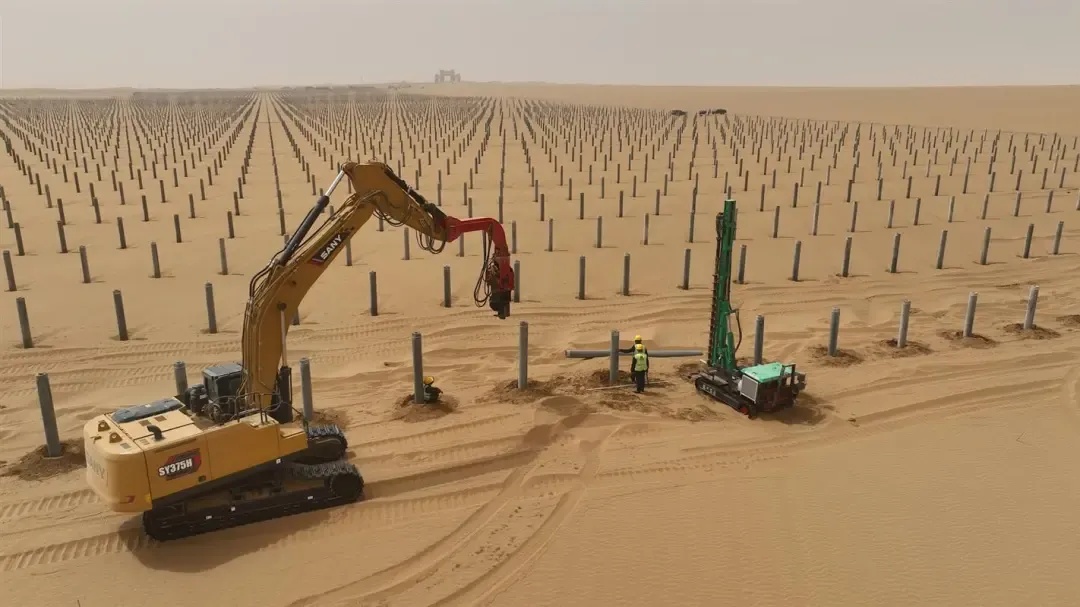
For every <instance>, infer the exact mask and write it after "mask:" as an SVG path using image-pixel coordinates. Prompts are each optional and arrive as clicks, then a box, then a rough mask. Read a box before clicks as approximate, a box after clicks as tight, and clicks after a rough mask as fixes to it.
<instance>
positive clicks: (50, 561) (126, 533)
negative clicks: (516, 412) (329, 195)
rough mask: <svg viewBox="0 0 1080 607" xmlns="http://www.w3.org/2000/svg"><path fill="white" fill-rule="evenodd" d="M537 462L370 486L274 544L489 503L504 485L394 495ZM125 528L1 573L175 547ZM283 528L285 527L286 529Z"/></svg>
mask: <svg viewBox="0 0 1080 607" xmlns="http://www.w3.org/2000/svg"><path fill="white" fill-rule="evenodd" d="M535 458H536V452H535V451H527V450H519V451H516V452H511V453H507V454H502V455H495V456H490V457H486V458H481V459H479V460H476V461H471V462H465V463H461V464H457V465H454V466H449V467H444V468H438V469H435V470H428V471H424V472H419V473H416V474H411V475H406V476H401V477H396V478H389V479H385V480H379V481H374V482H371V483H369V484H368V487H367V491H366V493H367V499H365V500H364V501H362V502H360V503H359V504H354V505H351V506H344V507H342V508H331V509H328V510H326V511H325V512H327V513H329V514H330V518H329V520H328V521H325V522H322V523H318V524H315V525H313V526H311V527H307V528H301V529H299V530H295V531H287V532H286V533H285V534H284V535H283V537H282V538H281V539H280V540H278V541H276V542H274V543H275V544H279V543H291V542H295V541H301V540H308V539H314V538H317V537H320V536H325V535H331V534H336V533H340V532H341V530H342V528H343V527H346V528H356V527H360V528H364V527H385V526H387V525H390V524H396V523H399V522H401V521H405V520H409V519H411V518H416V517H419V516H426V515H429V514H433V513H436V512H442V511H447V510H454V509H460V508H464V507H475V506H482V505H484V504H490V503H491V500H492V499H494V498H497V497H498V495H499V494H500V493H502V492H505V489H506V487H507V482H508V481H503V482H499V483H489V484H487V485H481V486H479V487H471V488H466V489H461V490H457V491H449V492H443V493H436V494H433V495H424V496H418V497H412V498H409V497H402V498H399V497H395V496H398V495H402V494H406V493H411V492H416V491H421V490H425V489H430V488H432V487H437V486H440V485H446V484H452V483H457V482H460V481H463V480H466V479H469V478H474V477H477V476H481V475H485V474H491V473H495V472H500V471H504V470H516V471H517V472H519V473H520V471H521V470H522V469H523V466H524V465H525V464H527V463H529V462H531V461H533V460H534V459H535ZM87 492H89V490H87V491H86V492H83V491H78V492H73V493H71V494H63V495H59V496H52V497H45V498H40V499H37V500H27V501H25V502H17V503H13V504H8V505H7V506H6V508H7V509H6V511H5V512H7V513H8V516H9V517H17V516H20V515H21V513H24V512H33V507H34V506H35V505H39V504H55V505H54V506H53V507H54V509H55V508H61V507H65V506H70V505H72V504H76V503H81V502H80V500H86V501H89V500H91V499H94V497H93V495H92V493H91V494H90V495H89V496H87V495H85V493H87ZM299 516H303V515H299ZM293 520H297V519H292V518H291V517H282V518H280V519H275V521H278V522H285V521H293ZM124 524H125V525H129V526H128V527H126V528H125V527H122V528H121V529H118V530H117V531H114V532H110V533H104V534H98V535H94V536H91V537H84V538H78V539H73V540H69V541H65V542H58V543H53V544H48V545H45V546H39V547H37V548H32V549H29V550H23V551H20V552H15V553H11V554H4V555H0V571H14V570H19V569H25V568H27V567H34V566H38V565H54V564H57V563H64V562H68V561H72V560H78V559H83V558H93V557H100V556H105V555H110V554H120V553H125V552H127V553H134V552H138V551H143V550H168V549H169V546H171V545H175V544H174V542H169V543H165V544H162V543H159V542H156V541H154V540H152V539H150V538H149V537H147V536H145V535H144V534H143V533H142V530H141V529H139V528H132V527H130V525H135V524H136V523H135V522H134V521H128V522H126V523H124ZM267 524H272V521H267V523H256V524H255V525H252V526H251V527H248V526H242V527H238V528H236V529H247V530H249V532H253V533H260V532H262V533H265V532H267V530H268V527H266V525H267ZM285 527H289V526H288V525H285ZM212 535H213V534H210V535H204V536H196V537H193V538H190V539H188V540H178V543H182V544H187V543H189V542H203V541H208V539H209V538H211V537H212Z"/></svg>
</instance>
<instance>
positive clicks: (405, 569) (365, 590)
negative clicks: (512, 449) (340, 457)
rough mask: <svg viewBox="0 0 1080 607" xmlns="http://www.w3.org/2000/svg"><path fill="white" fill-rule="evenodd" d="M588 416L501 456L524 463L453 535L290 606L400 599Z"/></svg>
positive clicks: (513, 495) (564, 482)
mask: <svg viewBox="0 0 1080 607" xmlns="http://www.w3.org/2000/svg"><path fill="white" fill-rule="evenodd" d="M585 417H588V414H585V415H581V416H570V417H566V418H563V419H561V420H559V421H558V422H555V423H554V424H551V425H550V427H548V428H547V437H546V439H547V440H546V443H545V444H543V445H538V446H536V447H534V448H532V449H528V450H523V451H521V452H518V453H516V454H510V455H504V456H501V457H502V458H504V459H506V460H509V459H511V458H513V459H519V458H520V461H517V462H516V467H513V469H512V471H511V472H510V474H509V475H508V476H507V477H506V479H505V480H504V481H503V482H502V483H500V489H499V491H498V493H497V494H496V495H495V496H493V497H492V498H491V499H490V500H488V501H487V502H486V503H485V504H484V505H482V506H481V507H480V508H478V509H477V510H476V511H475V512H473V513H472V514H471V515H470V516H469V517H468V518H466V519H465V520H464V521H463V522H462V523H461V524H460V525H458V526H457V527H456V528H455V529H454V530H453V531H451V532H450V533H449V534H447V535H445V536H443V537H442V538H440V539H439V540H437V541H436V542H434V543H432V544H430V545H429V546H428V547H426V548H424V549H423V550H421V551H420V552H418V553H416V554H414V555H413V556H411V557H409V558H407V559H405V560H404V561H401V562H399V563H396V564H394V565H390V566H389V567H385V568H383V569H381V570H379V571H377V572H375V573H373V574H371V575H369V576H367V577H365V578H362V579H359V580H355V581H353V582H349V583H346V584H344V585H342V586H338V587H337V588H332V589H330V590H326V591H324V592H320V593H316V594H312V595H310V596H307V597H304V598H301V599H298V600H296V601H294V602H292V603H290V604H289V607H304V606H310V605H315V604H325V603H326V602H328V601H329V602H334V603H338V602H340V603H341V604H343V605H357V604H361V603H362V602H363V603H367V602H369V601H373V600H378V599H380V598H385V597H388V596H392V595H394V594H397V593H398V592H400V590H401V589H402V588H404V587H407V586H411V585H414V584H416V583H417V582H418V581H419V580H422V579H425V578H427V577H429V576H431V575H432V574H433V573H434V572H435V571H437V570H438V569H439V567H441V566H442V565H444V564H446V563H447V562H448V561H449V559H451V558H452V557H453V556H454V555H455V554H458V553H459V551H461V550H462V548H464V547H465V546H466V545H467V544H468V543H469V541H470V540H472V539H473V538H475V537H476V536H477V534H478V533H480V532H482V531H483V530H484V529H486V528H487V527H488V524H489V523H490V522H491V520H492V519H494V518H495V517H496V516H497V515H498V513H499V512H500V511H501V510H502V509H503V508H504V507H505V506H506V505H507V504H509V503H511V502H512V501H514V500H515V499H517V498H518V497H520V496H521V495H522V493H523V490H524V486H525V484H526V481H527V480H528V478H529V474H530V473H531V472H533V471H534V470H535V469H536V468H537V467H538V466H539V464H540V462H539V456H540V455H541V454H542V453H543V452H544V451H545V450H546V449H547V447H548V446H550V445H551V444H553V443H554V442H555V441H556V440H557V439H558V438H559V437H560V436H561V435H562V434H563V433H564V432H566V431H567V430H568V429H569V428H572V427H574V426H576V425H577V424H578V423H580V421H581V419H584V418H585ZM579 418H580V419H579ZM537 429H544V427H542V426H538V427H537ZM595 466H596V468H597V469H598V468H599V462H598V461H597V463H596V464H595ZM425 474H426V473H425ZM593 474H594V475H595V471H593ZM399 482H406V483H408V482H409V481H408V480H403V481H399ZM577 483H580V477H576V478H575V479H558V480H555V481H554V482H553V483H551V484H549V485H548V487H549V490H552V491H554V492H559V491H562V490H563V488H564V487H569V486H573V485H574V484H577ZM574 503H576V501H575V502H574Z"/></svg>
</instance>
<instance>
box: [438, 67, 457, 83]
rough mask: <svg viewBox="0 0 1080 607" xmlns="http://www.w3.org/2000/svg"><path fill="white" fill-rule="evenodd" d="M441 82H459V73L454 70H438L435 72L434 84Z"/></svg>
mask: <svg viewBox="0 0 1080 607" xmlns="http://www.w3.org/2000/svg"><path fill="white" fill-rule="evenodd" d="M443 82H461V74H459V73H457V72H456V71H455V70H439V71H438V72H436V73H435V84H442V83H443Z"/></svg>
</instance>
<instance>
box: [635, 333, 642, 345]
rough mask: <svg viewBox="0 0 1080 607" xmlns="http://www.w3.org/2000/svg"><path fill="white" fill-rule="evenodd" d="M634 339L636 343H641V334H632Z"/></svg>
mask: <svg viewBox="0 0 1080 607" xmlns="http://www.w3.org/2000/svg"><path fill="white" fill-rule="evenodd" d="M634 341H636V342H637V343H639V344H640V343H641V336H640V335H635V336H634Z"/></svg>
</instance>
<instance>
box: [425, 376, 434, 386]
mask: <svg viewBox="0 0 1080 607" xmlns="http://www.w3.org/2000/svg"><path fill="white" fill-rule="evenodd" d="M433 383H435V378H434V377H432V376H430V375H426V376H424V385H425V386H430V385H431V384H433Z"/></svg>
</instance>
